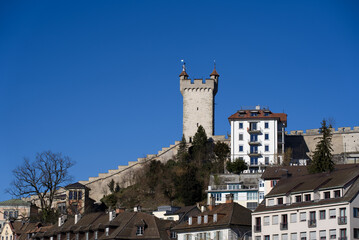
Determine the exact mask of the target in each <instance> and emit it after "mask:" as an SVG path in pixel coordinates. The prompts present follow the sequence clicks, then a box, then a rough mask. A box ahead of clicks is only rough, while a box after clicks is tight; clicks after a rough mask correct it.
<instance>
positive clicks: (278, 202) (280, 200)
mask: <svg viewBox="0 0 359 240" xmlns="http://www.w3.org/2000/svg"><path fill="white" fill-rule="evenodd" d="M277 204H278V205H282V204H283V198H282V197H281V198H277Z"/></svg>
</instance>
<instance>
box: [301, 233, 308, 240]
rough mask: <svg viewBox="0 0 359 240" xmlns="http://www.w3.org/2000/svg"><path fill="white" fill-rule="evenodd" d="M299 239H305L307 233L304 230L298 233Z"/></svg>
mask: <svg viewBox="0 0 359 240" xmlns="http://www.w3.org/2000/svg"><path fill="white" fill-rule="evenodd" d="M300 240H307V233H306V232H301V233H300Z"/></svg>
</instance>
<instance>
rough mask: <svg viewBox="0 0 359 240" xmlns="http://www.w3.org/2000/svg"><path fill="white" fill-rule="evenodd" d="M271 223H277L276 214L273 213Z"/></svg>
mask: <svg viewBox="0 0 359 240" xmlns="http://www.w3.org/2000/svg"><path fill="white" fill-rule="evenodd" d="M272 224H273V225H277V224H278V215H274V216H273V217H272Z"/></svg>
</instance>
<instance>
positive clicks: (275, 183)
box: [270, 180, 278, 187]
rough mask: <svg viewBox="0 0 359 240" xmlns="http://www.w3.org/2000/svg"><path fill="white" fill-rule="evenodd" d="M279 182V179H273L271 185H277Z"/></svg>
mask: <svg viewBox="0 0 359 240" xmlns="http://www.w3.org/2000/svg"><path fill="white" fill-rule="evenodd" d="M277 183H278V180H272V181H271V182H270V186H271V187H274V186H275V185H277Z"/></svg>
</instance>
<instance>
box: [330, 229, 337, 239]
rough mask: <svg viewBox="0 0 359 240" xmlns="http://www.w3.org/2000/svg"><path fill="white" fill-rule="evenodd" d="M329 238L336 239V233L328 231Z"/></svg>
mask: <svg viewBox="0 0 359 240" xmlns="http://www.w3.org/2000/svg"><path fill="white" fill-rule="evenodd" d="M329 238H330V239H336V238H337V231H336V230H335V229H330V230H329Z"/></svg>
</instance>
